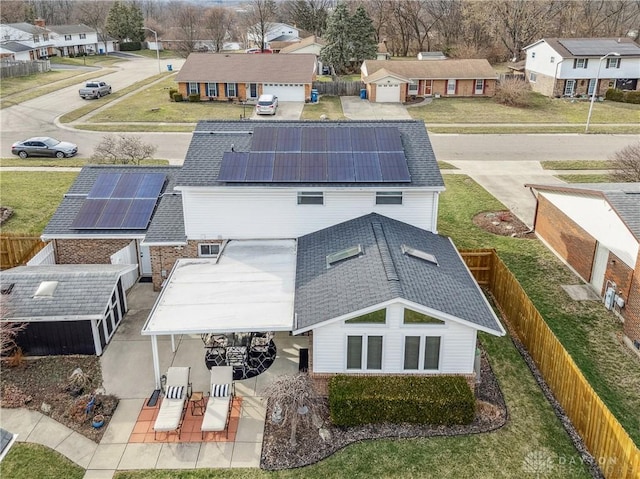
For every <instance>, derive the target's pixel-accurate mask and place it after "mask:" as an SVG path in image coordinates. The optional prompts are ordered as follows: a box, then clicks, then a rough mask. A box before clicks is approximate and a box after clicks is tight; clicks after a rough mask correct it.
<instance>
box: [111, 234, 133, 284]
mask: <svg viewBox="0 0 640 479" xmlns="http://www.w3.org/2000/svg"><path fill="white" fill-rule="evenodd" d="M111 264H135V265H136V266H137V265H138V250H137V248H136V242H135V240H133V241H132V242H131V243H129V245H127V246H125V247H124V248H122V249H121V250H120V251H117V252H115V253H114V254H112V255H111ZM137 280H138V268H135V269H134V270H132V271H130V272H128V273H125V274H123V275H122V287H123V288H124V290H125V291H126V290H128V289H129V288H131V286H133V285H134V284H135V283H136V281H137Z"/></svg>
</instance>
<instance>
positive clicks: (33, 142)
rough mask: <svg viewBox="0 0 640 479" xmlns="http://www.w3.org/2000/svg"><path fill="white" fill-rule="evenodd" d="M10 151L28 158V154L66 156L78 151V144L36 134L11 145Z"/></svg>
mask: <svg viewBox="0 0 640 479" xmlns="http://www.w3.org/2000/svg"><path fill="white" fill-rule="evenodd" d="M11 153H12V154H14V155H18V156H19V157H20V158H28V157H29V156H50V157H52V158H53V157H55V158H68V157H70V156H74V155H75V154H76V153H78V145H75V144H74V143H69V142H68V141H60V140H56V139H55V138H49V137H48V136H36V137H34V138H29V139H28V140H24V141H18V142H16V143H14V144H13V145H11Z"/></svg>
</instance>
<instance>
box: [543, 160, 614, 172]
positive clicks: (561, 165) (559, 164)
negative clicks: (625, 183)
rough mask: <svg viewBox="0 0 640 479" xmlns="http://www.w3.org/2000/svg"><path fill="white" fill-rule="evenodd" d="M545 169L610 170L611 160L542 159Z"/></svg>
mask: <svg viewBox="0 0 640 479" xmlns="http://www.w3.org/2000/svg"><path fill="white" fill-rule="evenodd" d="M540 166H542V169H543V170H609V169H611V162H610V161H606V160H566V161H555V160H549V161H541V162H540Z"/></svg>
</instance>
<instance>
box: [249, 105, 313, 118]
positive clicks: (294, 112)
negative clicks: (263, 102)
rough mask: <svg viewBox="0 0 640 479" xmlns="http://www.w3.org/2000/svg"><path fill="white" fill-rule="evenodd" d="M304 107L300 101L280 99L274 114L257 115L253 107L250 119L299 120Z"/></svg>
mask: <svg viewBox="0 0 640 479" xmlns="http://www.w3.org/2000/svg"><path fill="white" fill-rule="evenodd" d="M303 108H304V102H302V101H281V102H278V111H277V112H276V114H275V115H257V114H256V109H255V108H253V113H252V114H251V119H252V120H299V119H300V116H301V115H302V110H303Z"/></svg>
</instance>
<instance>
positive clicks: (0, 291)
mask: <svg viewBox="0 0 640 479" xmlns="http://www.w3.org/2000/svg"><path fill="white" fill-rule="evenodd" d="M15 285H16V284H15V283H9V284H5V285H4V286H2V289H0V294H11V291H12V290H13V287H14V286H15Z"/></svg>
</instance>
